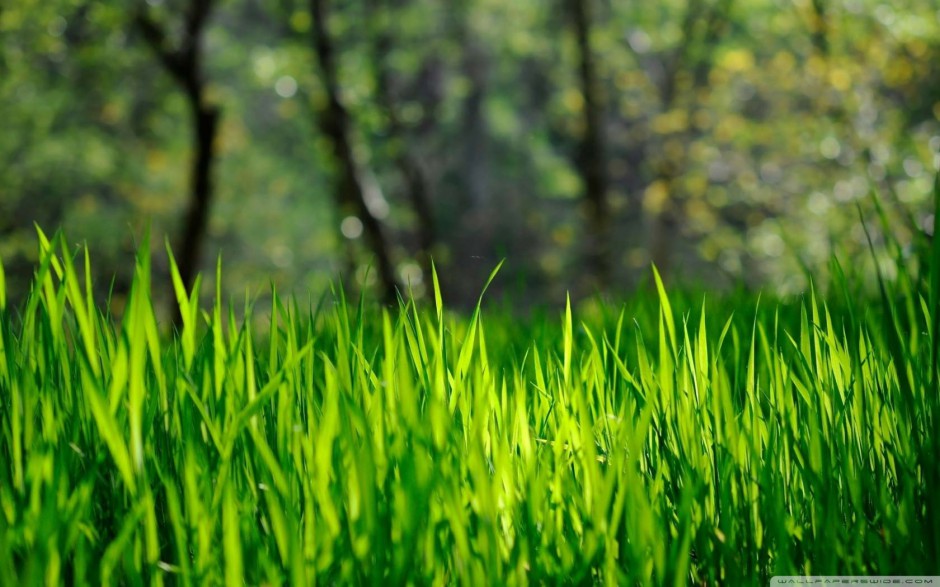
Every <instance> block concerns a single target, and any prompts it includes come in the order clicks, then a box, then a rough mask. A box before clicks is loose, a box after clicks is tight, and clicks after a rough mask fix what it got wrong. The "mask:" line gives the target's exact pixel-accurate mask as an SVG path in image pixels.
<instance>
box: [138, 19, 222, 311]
mask: <svg viewBox="0 0 940 587" xmlns="http://www.w3.org/2000/svg"><path fill="white" fill-rule="evenodd" d="M213 3H214V1H213V0H187V3H186V6H185V8H184V9H183V19H182V27H181V28H182V36H181V38H180V39H179V40H178V41H177V42H176V43H173V42H172V40H171V39H170V37H169V35H168V34H167V29H170V30H173V29H174V28H175V27H174V26H173V25H169V24H165V23H162V22H160V21H158V20H156V19H154V18H153V17H152V16H151V15H150V13H149V9H148V8H147V7H146V6H143V5H138V7H137V12H136V14H135V20H134V22H135V23H136V25H137V27H138V29H139V30H140V32H141V35H142V36H143V38H144V39H145V40H146V41H147V43H148V44H149V45H150V47H151V49H152V50H153V52H154V53H155V54H156V56H157V57H158V58H159V60H160V63H161V64H162V65H163V67H164V69H165V70H166V72H167V73H169V74H170V75H171V76H172V77H173V79H174V80H175V82H176V84H177V85H178V86H179V87H180V89H181V90H182V91H183V93H184V95H185V96H186V102H187V104H188V105H189V112H190V116H191V117H192V133H193V135H192V140H193V147H192V149H193V153H192V160H191V168H190V192H189V202H188V204H187V209H186V216H185V219H184V221H183V234H182V238H181V240H180V244H179V245H178V247H177V249H176V255H177V258H178V261H179V271H180V277H182V279H183V283H185V284H186V286H187V287H190V286H192V284H193V282H194V281H195V279H196V273H197V271H198V270H199V261H200V254H201V253H202V246H203V240H204V238H205V234H206V227H207V224H208V221H209V211H210V205H211V202H212V196H213V177H212V174H213V164H214V160H215V142H216V135H217V133H218V128H219V116H220V111H219V107H218V106H217V105H215V104H214V103H213V102H212V100H211V99H210V98H209V96H208V94H207V91H206V84H207V81H206V74H205V68H204V65H203V58H204V55H203V47H202V45H203V43H204V40H205V39H204V37H205V30H206V25H207V23H208V20H209V15H210V13H211V12H212V8H213ZM170 299H171V300H172V299H175V298H174V297H173V296H171V297H170ZM175 316H176V319H175V320H176V321H177V322H178V321H179V313H178V308H177V311H176V314H175Z"/></svg>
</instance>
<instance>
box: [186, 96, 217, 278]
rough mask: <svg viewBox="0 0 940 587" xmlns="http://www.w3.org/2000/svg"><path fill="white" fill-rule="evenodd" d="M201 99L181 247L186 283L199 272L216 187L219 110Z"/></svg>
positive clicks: (196, 100) (195, 109)
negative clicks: (214, 173) (215, 172)
mask: <svg viewBox="0 0 940 587" xmlns="http://www.w3.org/2000/svg"><path fill="white" fill-rule="evenodd" d="M201 101H202V98H201V96H199V97H193V98H191V100H190V108H191V110H192V116H193V130H194V137H193V138H194V141H193V149H194V152H193V154H192V169H191V170H190V197H189V207H188V209H187V211H186V219H185V222H184V224H183V235H182V239H181V241H180V242H181V249H180V251H179V271H180V277H181V278H182V279H183V283H185V284H186V286H187V287H190V286H192V284H193V282H194V281H195V279H196V274H197V273H198V272H199V262H200V259H201V256H202V248H203V241H204V240H205V234H206V229H207V228H208V225H209V205H210V203H211V201H212V193H213V187H214V186H213V181H212V167H213V163H214V161H215V146H214V144H215V139H216V135H217V134H218V126H219V110H218V109H217V108H214V107H211V106H204V105H203V104H201Z"/></svg>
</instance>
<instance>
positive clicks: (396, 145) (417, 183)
mask: <svg viewBox="0 0 940 587" xmlns="http://www.w3.org/2000/svg"><path fill="white" fill-rule="evenodd" d="M369 8H370V10H371V11H372V13H373V15H374V18H375V19H376V22H375V23H374V29H375V30H374V42H373V55H372V60H373V66H374V68H375V77H376V98H377V101H378V103H379V106H380V108H382V110H384V111H385V115H386V117H387V118H388V126H387V129H386V132H387V133H388V136H389V138H390V139H391V142H392V147H393V152H394V157H395V164H396V166H397V167H398V170H399V172H400V173H401V175H402V178H403V179H404V182H405V189H406V191H407V192H408V199H409V201H410V203H411V208H412V210H413V211H414V213H415V216H416V217H417V221H418V227H417V233H418V249H419V250H418V259H419V261H420V263H421V264H422V268H423V270H424V271H425V274H426V275H430V261H431V253H432V250H433V248H434V245H435V244H436V241H437V228H436V222H435V219H434V209H433V206H432V204H431V189H430V185H429V182H428V178H427V174H426V173H425V170H424V167H423V166H422V164H421V161H420V160H419V159H418V157H417V156H416V155H415V154H414V152H413V151H412V150H411V148H410V147H409V144H408V136H407V135H408V132H407V129H406V127H405V124H404V123H403V122H402V118H401V115H400V113H399V109H398V105H397V104H396V102H395V96H394V89H393V87H392V86H393V73H392V71H391V67H390V66H389V63H388V55H389V53H390V52H391V51H392V49H393V45H394V42H393V39H392V36H391V32H390V30H389V18H390V14H389V13H388V10H389V8H390V7H389V6H388V5H387V4H386V3H384V2H382V1H381V0H372V1H371V2H370V3H369ZM383 16H384V17H385V18H384V19H383Z"/></svg>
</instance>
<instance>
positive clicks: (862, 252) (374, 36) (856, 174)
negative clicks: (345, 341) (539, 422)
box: [0, 0, 940, 304]
mask: <svg viewBox="0 0 940 587" xmlns="http://www.w3.org/2000/svg"><path fill="white" fill-rule="evenodd" d="M938 150H940V6H938V5H937V3H936V1H935V0H901V1H897V2H886V1H883V0H792V1H788V0H787V1H778V0H664V1H662V2H640V1H630V0H623V1H612V0H512V1H510V2H507V1H504V0H304V1H302V2H301V1H294V0H147V1H146V2H144V1H143V0H141V1H140V2H135V1H131V0H93V1H92V0H9V1H6V2H3V3H2V4H0V162H2V164H0V257H2V259H3V263H4V266H5V267H6V273H7V280H8V282H9V285H8V287H9V289H10V290H11V294H13V295H16V294H17V293H19V294H23V293H25V288H26V283H27V282H28V280H29V278H30V272H31V269H30V268H31V267H32V263H34V262H35V260H36V257H37V254H38V252H37V246H36V238H35V230H34V227H33V223H34V222H35V223H38V224H39V225H40V226H41V227H42V228H43V229H44V230H47V231H50V230H55V229H56V228H59V227H62V228H64V229H65V231H66V234H67V235H68V237H69V239H70V240H71V241H73V242H76V241H85V242H87V243H88V245H89V247H90V248H91V250H92V254H93V258H94V259H96V261H95V264H94V265H95V269H96V271H98V277H97V284H98V287H99V290H100V291H101V292H102V293H103V294H104V293H107V291H108V290H109V288H111V287H112V285H113V288H114V292H115V297H116V299H117V300H118V301H119V299H120V296H121V295H122V292H123V291H124V290H126V288H127V286H128V284H129V282H130V277H131V275H130V274H131V271H132V270H133V263H132V262H131V260H130V259H131V258H132V257H131V255H132V252H133V249H134V248H135V246H136V244H137V243H136V242H135V240H136V239H140V238H141V236H142V235H143V234H144V232H145V229H146V227H148V226H150V227H151V232H152V241H151V242H152V245H153V247H154V250H155V251H157V250H159V249H162V247H163V242H164V237H167V238H168V239H169V241H170V242H171V244H172V246H173V248H174V252H175V254H176V257H177V259H178V260H180V264H181V267H182V268H183V273H184V278H185V279H186V280H187V281H190V280H191V279H192V274H193V273H194V272H195V271H196V270H199V271H202V272H203V274H204V291H206V292H209V291H212V289H213V288H212V287H205V286H206V285H211V283H212V280H213V278H214V275H215V273H214V270H213V269H214V265H215V260H216V258H217V255H218V254H219V253H220V252H221V254H222V255H223V263H224V266H225V271H224V272H223V276H224V277H223V279H224V283H223V284H222V291H223V292H225V294H226V296H233V297H236V298H237V297H240V296H244V292H245V290H246V288H247V289H248V291H249V292H250V293H251V295H256V294H264V293H265V292H266V291H267V290H268V288H269V286H270V284H271V283H273V284H274V285H275V286H276V287H277V288H278V290H279V291H282V292H295V293H301V295H302V296H303V297H304V298H305V297H306V295H307V294H306V293H304V292H307V291H312V292H313V293H314V294H315V295H318V294H319V293H321V292H322V291H323V290H324V288H326V287H327V286H328V283H329V281H330V280H331V279H334V278H336V277H337V276H338V275H341V274H342V275H345V276H347V278H348V281H349V284H350V285H353V286H355V285H356V284H363V283H366V282H368V283H370V284H374V286H375V289H376V290H377V292H379V294H381V292H383V291H385V290H387V289H388V287H389V286H392V285H394V284H395V282H397V284H399V285H401V284H406V283H411V285H412V288H413V291H414V293H416V294H418V295H421V294H422V292H423V291H424V290H425V289H426V286H427V283H428V281H429V279H428V271H429V262H428V258H429V256H433V258H434V260H435V263H436V265H437V267H438V272H439V274H440V275H441V278H442V285H443V287H444V290H445V296H447V297H448V298H449V299H450V300H451V301H452V302H454V303H467V302H470V301H471V300H473V299H474V298H475V296H476V295H477V294H478V292H479V289H480V287H481V286H482V285H483V283H484V282H485V280H486V276H487V274H488V273H489V272H490V270H492V268H493V267H494V266H495V264H496V263H497V262H498V261H499V259H501V258H504V257H505V258H506V264H505V266H504V267H503V270H502V274H501V279H500V283H499V284H497V286H498V287H501V288H502V291H503V293H508V294H511V295H512V297H513V298H514V299H515V300H517V301H520V302H522V303H526V304H528V303H532V302H539V301H545V302H550V301H553V300H557V299H559V298H561V297H563V296H564V292H565V291H566V290H572V292H573V293H574V294H575V295H581V296H583V295H590V294H591V293H592V292H594V291H597V290H604V291H607V292H609V293H610V294H611V295H613V296H615V297H616V296H618V295H624V294H625V293H626V292H629V291H630V290H631V288H634V287H636V285H637V283H638V281H639V280H641V279H645V276H646V275H647V274H648V267H649V264H650V262H651V261H653V262H655V263H656V264H657V266H659V267H660V268H661V270H662V271H663V273H664V274H666V275H667V276H669V278H671V279H672V280H673V281H678V280H681V279H686V280H693V281H698V282H700V283H704V284H707V285H713V286H723V285H725V286H726V285H728V284H732V283H735V282H737V281H738V280H743V281H744V282H745V283H747V284H749V285H752V286H758V287H763V288H765V289H766V288H770V289H772V290H778V291H781V292H793V291H798V290H800V289H801V288H803V287H805V285H806V280H807V277H806V271H805V269H808V270H810V271H811V272H813V274H814V275H818V276H819V279H820V280H825V270H826V267H827V263H828V261H829V258H830V256H831V255H832V254H833V253H838V254H839V256H840V259H841V261H842V263H843V265H851V264H855V265H857V266H861V264H862V259H864V258H865V256H866V255H867V254H868V253H867V246H868V245H867V243H866V240H865V233H864V231H863V229H862V225H861V223H860V222H859V214H858V211H857V209H856V208H857V207H858V206H860V207H861V209H862V212H863V214H865V215H866V216H870V217H872V218H875V217H876V215H877V210H876V208H877V207H878V206H879V205H880V206H881V207H882V208H883V210H884V212H885V213H886V214H887V215H888V217H889V218H890V220H891V223H892V226H893V229H892V230H894V231H895V232H896V236H897V238H898V240H899V241H900V242H902V243H903V242H906V241H909V240H910V238H909V237H910V234H911V233H912V231H915V230H922V229H928V230H932V224H933V219H932V217H931V216H930V215H929V210H930V202H929V200H930V191H931V184H932V182H933V177H934V173H935V170H936V169H937V166H938V161H937V152H938ZM873 192H874V193H877V197H876V198H872V197H871V194H872V193H873ZM875 224H877V223H875ZM875 236H876V238H877V234H876V235H875ZM886 261H887V257H886ZM155 262H156V267H155V269H156V270H157V271H158V272H159V271H163V274H164V275H168V273H167V262H166V258H165V255H164V254H162V253H161V254H157V255H156V258H155ZM187 264H188V268H187ZM888 265H889V264H888V263H887V262H886V264H885V266H886V268H888V269H890V267H889V266H888ZM367 267H371V270H370V271H368V272H367V270H366V269H367ZM112 275H115V276H116V277H115V278H114V281H113V284H112V280H111V276H112ZM166 283H167V286H166V289H165V291H162V292H161V291H158V292H157V293H158V294H160V295H162V296H163V297H164V298H166V297H168V296H169V295H170V292H171V290H170V289H169V280H168V279H167V280H166Z"/></svg>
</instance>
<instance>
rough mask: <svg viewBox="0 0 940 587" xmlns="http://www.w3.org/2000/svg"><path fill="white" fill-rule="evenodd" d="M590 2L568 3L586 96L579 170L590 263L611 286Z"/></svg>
mask: <svg viewBox="0 0 940 587" xmlns="http://www.w3.org/2000/svg"><path fill="white" fill-rule="evenodd" d="M590 2H591V0H569V6H570V10H571V15H572V20H573V25H574V32H575V37H576V39H577V45H578V75H579V80H580V85H581V94H582V96H583V97H584V134H583V135H582V137H581V142H580V145H579V147H578V170H579V173H580V175H581V179H582V181H583V182H584V197H585V209H586V212H587V222H588V230H589V233H590V234H589V235H588V239H587V246H588V248H587V261H588V265H589V267H590V268H591V272H592V274H593V278H594V280H595V282H596V285H597V286H598V287H600V288H602V289H604V288H606V287H607V286H608V285H609V284H610V278H611V260H610V206H609V204H608V201H607V190H608V187H609V179H608V176H607V147H606V137H605V133H604V106H603V103H602V102H603V100H602V96H601V88H600V84H599V81H598V79H597V64H596V61H595V59H594V54H593V52H592V50H591V26H592V24H591V23H592V15H591V6H590Z"/></svg>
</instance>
